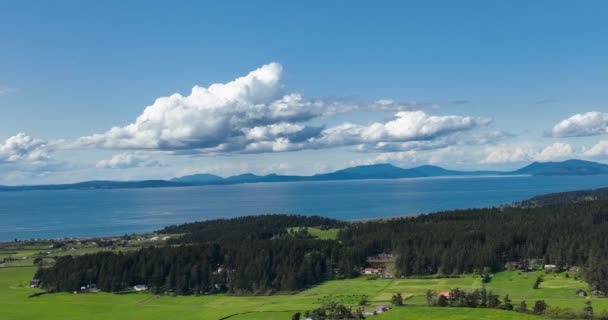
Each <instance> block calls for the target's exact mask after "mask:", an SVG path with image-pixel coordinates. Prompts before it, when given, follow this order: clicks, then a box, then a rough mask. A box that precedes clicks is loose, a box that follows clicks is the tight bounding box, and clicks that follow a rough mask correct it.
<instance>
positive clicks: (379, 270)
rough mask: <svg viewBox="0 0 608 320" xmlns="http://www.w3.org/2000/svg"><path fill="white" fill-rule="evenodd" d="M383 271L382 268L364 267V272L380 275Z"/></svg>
mask: <svg viewBox="0 0 608 320" xmlns="http://www.w3.org/2000/svg"><path fill="white" fill-rule="evenodd" d="M382 271H383V269H382V268H365V269H363V274H370V275H379V274H381V273H382Z"/></svg>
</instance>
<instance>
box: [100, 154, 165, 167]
mask: <svg viewBox="0 0 608 320" xmlns="http://www.w3.org/2000/svg"><path fill="white" fill-rule="evenodd" d="M162 166H163V164H161V163H160V162H158V161H156V160H152V159H151V158H150V156H148V155H136V154H130V153H119V154H116V155H114V156H112V158H110V159H104V160H100V161H99V162H97V165H96V167H97V168H105V169H127V168H137V167H162Z"/></svg>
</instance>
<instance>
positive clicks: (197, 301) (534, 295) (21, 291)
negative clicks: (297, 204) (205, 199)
mask: <svg viewBox="0 0 608 320" xmlns="http://www.w3.org/2000/svg"><path fill="white" fill-rule="evenodd" d="M309 232H310V233H311V234H313V235H315V236H317V237H318V238H320V239H330V238H335V236H336V234H337V232H338V230H337V229H330V230H318V229H314V228H309ZM133 249H136V247H126V248H119V249H116V250H133ZM49 250H50V252H51V253H50V254H47V255H45V257H46V258H45V259H52V257H54V256H60V255H65V254H85V253H91V252H96V251H100V250H108V249H102V248H96V247H83V248H79V249H78V250H76V251H62V250H51V249H49V248H48V246H47V247H21V248H4V249H3V250H0V258H5V257H9V256H10V257H11V258H14V259H16V260H14V261H11V262H9V263H8V264H7V265H8V267H6V268H0V319H15V320H20V319H32V318H41V319H129V320H134V319H163V320H164V319H168V318H172V317H173V318H175V317H179V319H201V320H206V319H209V320H212V319H213V320H216V319H221V318H225V317H229V319H236V320H254V319H260V320H261V319H264V320H273V319H291V315H293V313H295V312H303V311H305V310H310V309H314V308H317V307H318V306H319V305H321V304H323V303H325V302H329V301H336V302H339V303H344V304H348V305H357V304H358V303H359V301H361V299H362V298H363V296H365V297H367V299H368V301H369V303H370V306H369V308H372V307H373V306H374V305H379V304H388V303H389V302H390V299H391V297H392V295H393V294H394V293H397V292H399V293H401V294H402V295H403V297H404V299H405V303H406V306H405V307H398V308H394V309H393V310H391V311H389V312H387V313H385V314H383V315H379V316H374V317H373V319H379V320H382V319H431V320H432V319H515V318H516V317H517V319H532V318H537V319H540V318H539V317H535V316H531V315H525V314H519V313H514V312H506V311H500V310H488V309H463V308H433V307H427V306H426V299H425V295H426V291H427V290H429V289H431V290H433V291H435V292H438V291H448V290H450V289H453V288H460V289H463V290H471V289H476V288H481V287H482V286H485V287H486V288H487V289H488V290H492V291H493V292H495V293H497V294H499V295H500V296H501V299H502V298H503V297H504V295H505V294H509V295H510V297H511V299H512V300H513V304H518V303H519V302H520V301H521V300H526V301H527V303H528V305H529V306H531V305H532V304H533V303H534V301H535V300H538V299H544V300H545V301H546V302H547V303H548V304H549V306H551V307H560V308H571V309H572V310H575V311H580V310H581V309H582V308H583V306H584V303H585V301H586V300H588V299H589V300H592V301H593V307H594V309H595V310H596V312H601V311H608V299H603V298H597V297H587V298H585V297H579V296H577V295H576V294H575V293H576V290H577V289H579V288H582V289H585V290H587V289H588V288H587V284H586V283H584V282H583V281H580V280H575V279H574V278H573V277H566V276H565V274H545V275H543V278H544V281H543V282H542V284H541V286H540V288H539V289H533V288H532V286H533V283H534V281H535V279H536V277H537V276H538V275H541V273H540V272H537V273H518V272H516V271H509V272H500V273H498V274H496V275H495V276H494V277H493V279H492V281H491V282H490V283H489V284H485V285H484V284H482V282H481V278H480V277H479V276H473V275H470V276H463V277H460V278H451V279H447V278H443V279H436V278H430V279H377V280H369V279H368V278H366V277H360V278H356V279H348V280H332V281H327V282H325V283H323V284H321V285H318V286H316V287H313V288H310V289H308V290H304V291H302V292H299V293H297V294H290V295H287V294H285V295H274V296H229V295H223V294H219V295H204V296H188V297H170V296H154V295H153V294H150V293H137V294H126V295H117V294H110V293H95V294H71V293H58V294H47V295H42V296H39V297H35V298H29V297H28V296H29V295H31V294H33V293H37V292H41V291H40V290H39V289H32V288H30V287H29V280H31V279H32V278H33V276H34V273H35V272H36V268H35V267H34V266H33V259H34V257H36V256H39V255H37V254H39V253H40V252H41V251H42V252H49Z"/></svg>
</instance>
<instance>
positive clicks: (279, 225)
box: [157, 214, 346, 243]
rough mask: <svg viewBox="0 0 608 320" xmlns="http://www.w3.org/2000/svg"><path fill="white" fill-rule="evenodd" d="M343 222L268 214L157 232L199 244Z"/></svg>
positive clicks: (335, 225) (273, 235)
mask: <svg viewBox="0 0 608 320" xmlns="http://www.w3.org/2000/svg"><path fill="white" fill-rule="evenodd" d="M345 225H346V223H345V222H343V221H338V220H335V219H330V218H325V217H319V216H302V215H284V214H269V215H260V216H246V217H238V218H233V219H218V220H209V221H202V222H194V223H186V224H182V225H175V226H169V227H166V228H164V229H161V230H159V231H157V232H159V233H169V234H176V233H177V234H185V235H184V236H182V237H179V238H176V239H173V240H172V243H201V242H209V241H227V240H231V241H237V240H238V241H242V240H263V239H272V238H276V237H280V236H282V235H285V234H287V233H288V228H290V227H321V228H341V227H344V226H345Z"/></svg>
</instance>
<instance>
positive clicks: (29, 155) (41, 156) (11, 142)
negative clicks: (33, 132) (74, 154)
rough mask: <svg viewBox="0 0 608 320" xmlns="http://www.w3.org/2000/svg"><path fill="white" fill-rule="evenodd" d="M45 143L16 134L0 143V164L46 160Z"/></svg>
mask: <svg viewBox="0 0 608 320" xmlns="http://www.w3.org/2000/svg"><path fill="white" fill-rule="evenodd" d="M48 159H49V156H48V154H47V152H46V142H45V141H44V140H40V139H35V138H32V137H30V136H28V135H26V134H25V133H18V134H16V135H14V136H12V137H9V138H8V139H6V140H5V141H4V142H2V143H0V162H17V161H29V162H36V161H43V160H48Z"/></svg>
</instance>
